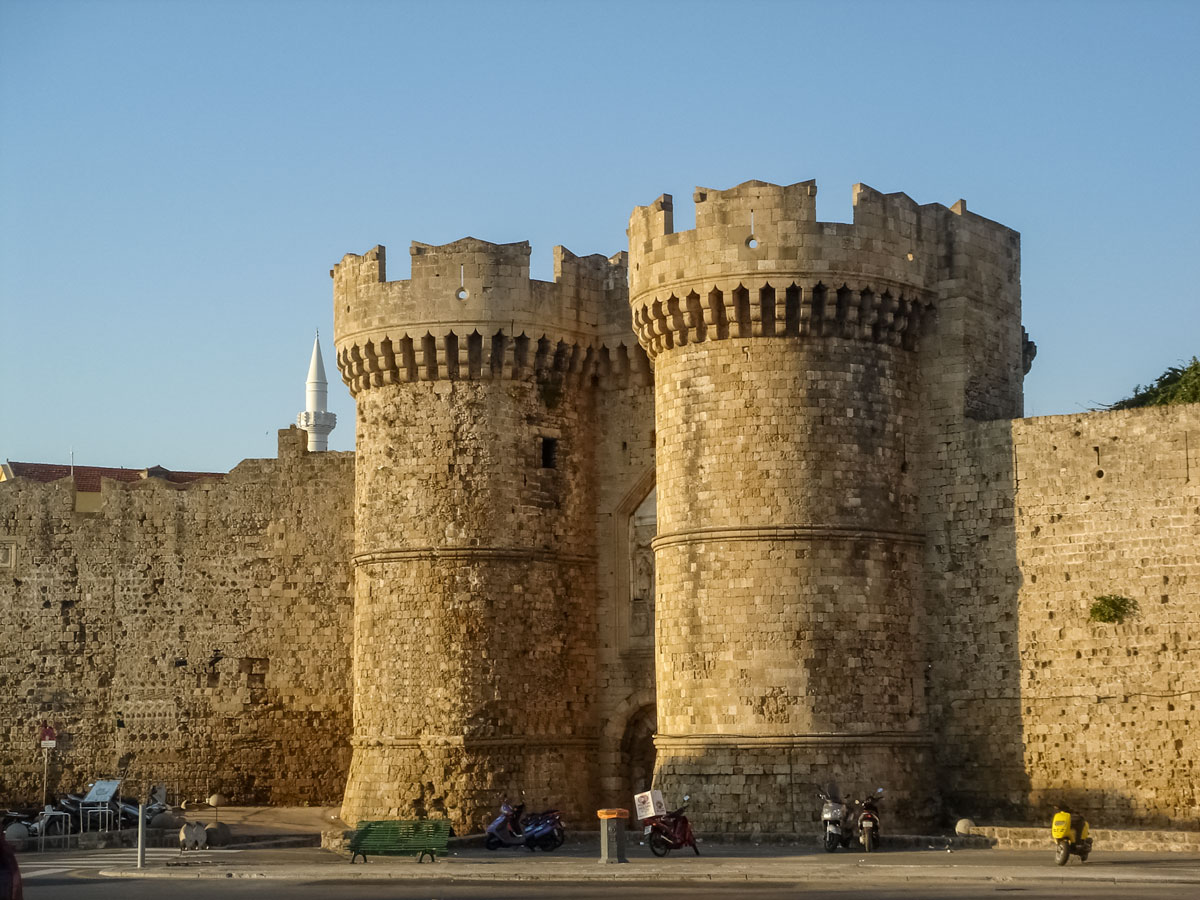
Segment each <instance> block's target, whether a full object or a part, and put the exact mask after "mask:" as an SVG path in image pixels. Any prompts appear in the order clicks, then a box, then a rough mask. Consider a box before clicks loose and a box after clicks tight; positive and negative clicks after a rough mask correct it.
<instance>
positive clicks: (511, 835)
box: [483, 800, 533, 850]
mask: <svg viewBox="0 0 1200 900" xmlns="http://www.w3.org/2000/svg"><path fill="white" fill-rule="evenodd" d="M523 815H525V804H524V803H518V804H517V805H516V806H513V805H512V804H511V803H509V802H508V800H505V801H504V802H503V803H501V804H500V815H498V816H497V817H496V818H495V819H493V820H492V824H491V825H489V826H488V827H487V834H486V836H485V837H484V839H483V845H484V846H485V847H487V848H488V849H489V850H497V849H499V848H500V847H524V846H525V831H524V830H523V829H522V828H521V817H522V816H523ZM529 849H530V850H532V849H533V848H532V847H530V848H529Z"/></svg>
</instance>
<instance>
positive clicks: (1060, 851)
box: [1054, 841, 1071, 866]
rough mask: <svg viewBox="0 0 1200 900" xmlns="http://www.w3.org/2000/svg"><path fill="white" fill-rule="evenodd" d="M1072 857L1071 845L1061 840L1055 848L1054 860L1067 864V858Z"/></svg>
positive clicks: (1059, 863)
mask: <svg viewBox="0 0 1200 900" xmlns="http://www.w3.org/2000/svg"><path fill="white" fill-rule="evenodd" d="M1070 858H1071V846H1070V845H1069V844H1068V843H1067V842H1066V841H1059V842H1058V844H1057V845H1056V846H1055V848H1054V862H1055V864H1056V865H1060V866H1065V865H1066V864H1067V860H1068V859H1070Z"/></svg>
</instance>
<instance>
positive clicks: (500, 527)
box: [331, 238, 628, 832]
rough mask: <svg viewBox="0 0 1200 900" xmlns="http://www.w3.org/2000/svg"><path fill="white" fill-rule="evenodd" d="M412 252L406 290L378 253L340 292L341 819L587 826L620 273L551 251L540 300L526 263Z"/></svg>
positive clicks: (344, 279)
mask: <svg viewBox="0 0 1200 900" xmlns="http://www.w3.org/2000/svg"><path fill="white" fill-rule="evenodd" d="M411 252H412V277H411V280H408V281H397V282H389V281H387V280H386V273H385V258H384V248H383V247H376V248H375V249H373V250H371V251H370V252H368V253H366V254H364V255H362V256H357V255H347V256H346V257H345V258H344V259H343V260H342V261H341V262H340V263H339V264H338V265H337V266H336V267H335V268H334V270H333V271H332V273H331V274H332V275H333V279H334V303H335V317H334V322H335V330H336V342H337V363H338V368H339V369H340V370H341V373H342V377H343V379H344V380H345V381H346V383H347V384H348V385H349V387H350V390H351V392H352V393H353V394H354V396H355V399H356V402H357V454H356V464H355V466H356V467H355V494H356V513H355V556H354V566H355V583H354V593H355V623H354V626H355V627H354V736H353V757H352V761H351V767H350V773H349V779H348V783H347V786H346V792H345V797H344V805H343V812H342V816H343V818H344V819H345V820H346V821H347V822H350V823H353V822H355V821H357V820H360V819H369V818H396V817H401V818H411V817H414V816H422V815H430V816H446V817H449V818H450V819H451V820H452V821H453V823H454V826H455V827H456V828H457V829H458V830H459V831H460V832H466V831H479V830H481V827H482V825H483V823H484V822H485V821H487V820H488V819H489V818H490V817H492V816H494V815H495V814H496V810H497V808H498V805H499V802H500V800H501V799H502V798H503V797H504V796H510V797H516V796H518V795H519V794H520V793H521V792H524V793H525V795H526V799H527V800H528V802H529V803H530V804H531V806H538V805H541V804H543V803H548V802H553V803H554V804H556V805H558V806H559V807H560V808H562V809H563V811H564V813H565V814H566V815H567V816H569V817H571V818H572V819H574V820H575V821H580V820H582V819H583V817H584V815H585V812H586V813H590V812H591V810H592V802H593V800H592V797H591V796H590V794H591V793H592V792H593V788H594V784H593V781H594V778H595V767H594V757H595V752H596V750H595V742H596V737H597V730H598V729H597V725H596V722H595V721H594V716H595V712H594V703H593V693H594V691H595V681H596V675H595V663H594V658H595V648H596V643H597V639H596V620H595V598H594V589H595V588H594V585H595V582H596V571H595V570H596V559H595V538H594V534H595V522H594V496H593V495H594V484H593V480H594V479H593V475H592V472H593V468H594V467H593V459H592V457H593V453H594V447H595V441H596V436H595V434H594V433H593V431H594V423H593V417H592V395H591V390H590V387H591V385H592V384H593V382H594V380H595V379H596V378H597V377H598V372H599V370H600V368H603V367H604V366H605V365H607V364H608V363H609V361H608V360H607V356H606V351H605V349H604V345H603V332H604V330H605V327H608V325H609V324H610V323H611V320H613V319H614V318H615V319H616V320H617V321H619V319H620V318H622V317H627V315H628V306H627V288H626V266H625V255H624V254H620V255H619V256H618V257H614V258H613V259H611V260H610V259H605V258H604V257H598V256H593V257H585V258H578V257H575V256H573V255H572V254H570V253H569V252H568V251H566V250H564V249H563V248H556V260H555V263H556V265H555V269H556V272H555V276H556V277H555V281H554V282H553V283H548V282H539V281H531V280H530V278H529V245H528V244H527V243H517V244H504V245H498V244H490V243H487V242H484V241H479V240H475V239H473V238H465V239H463V240H460V241H456V242H455V243H452V244H447V245H444V246H430V245H426V244H419V243H414V244H413V245H412V251H411ZM612 309H616V310H617V311H618V314H617V315H616V316H614V315H613V314H612V312H611V310H612ZM627 322H628V319H627V318H625V323H626V324H625V327H626V329H627V328H628V324H627Z"/></svg>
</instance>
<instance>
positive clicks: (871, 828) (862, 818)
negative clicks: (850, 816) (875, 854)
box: [857, 788, 883, 853]
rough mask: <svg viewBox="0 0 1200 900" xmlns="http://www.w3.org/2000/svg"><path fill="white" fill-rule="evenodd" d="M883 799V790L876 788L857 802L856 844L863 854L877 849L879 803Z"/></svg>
mask: <svg viewBox="0 0 1200 900" xmlns="http://www.w3.org/2000/svg"><path fill="white" fill-rule="evenodd" d="M882 799H883V788H876V789H875V793H874V794H868V795H867V796H866V797H864V798H863V799H862V800H860V801H859V802H858V827H857V831H858V842H859V843H860V844H862V847H863V852H865V853H870V852H871V851H873V850H878V849H879V801H880V800H882Z"/></svg>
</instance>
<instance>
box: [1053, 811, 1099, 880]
mask: <svg viewBox="0 0 1200 900" xmlns="http://www.w3.org/2000/svg"><path fill="white" fill-rule="evenodd" d="M1050 836H1051V837H1053V838H1054V861H1055V862H1056V863H1058V865H1060V866H1065V865H1066V864H1067V860H1069V859H1070V858H1071V854H1072V853H1074V854H1075V855H1076V856H1078V857H1079V861H1080V862H1087V858H1088V854H1089V853H1091V852H1092V839H1091V837H1090V836H1089V833H1088V823H1087V820H1086V819H1084V818H1083V816H1081V815H1079V814H1078V813H1075V814H1072V813H1070V812H1068V811H1067V810H1065V809H1060V810H1059V811H1058V812H1056V813H1055V814H1054V821H1053V822H1051V823H1050Z"/></svg>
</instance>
